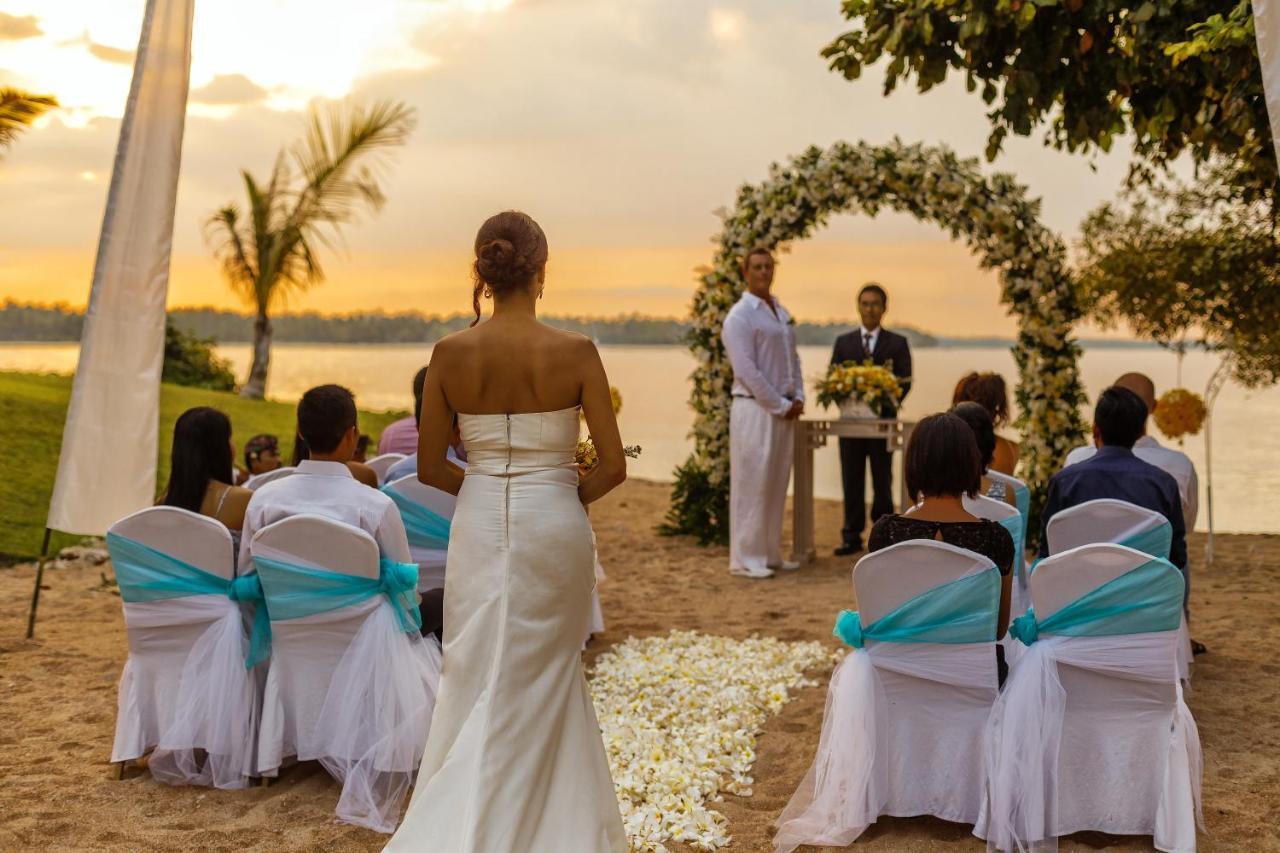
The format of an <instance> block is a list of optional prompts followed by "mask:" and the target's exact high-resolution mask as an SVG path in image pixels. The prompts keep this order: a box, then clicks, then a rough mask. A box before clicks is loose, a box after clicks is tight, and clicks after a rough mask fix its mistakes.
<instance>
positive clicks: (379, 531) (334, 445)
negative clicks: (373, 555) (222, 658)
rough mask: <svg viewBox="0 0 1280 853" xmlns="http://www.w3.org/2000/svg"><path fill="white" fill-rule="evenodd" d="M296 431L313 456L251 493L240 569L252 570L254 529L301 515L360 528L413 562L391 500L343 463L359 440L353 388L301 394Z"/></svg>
mask: <svg viewBox="0 0 1280 853" xmlns="http://www.w3.org/2000/svg"><path fill="white" fill-rule="evenodd" d="M298 434H299V435H301V436H302V438H303V440H304V441H306V443H307V447H308V448H310V452H311V456H310V458H308V459H304V460H303V461H301V462H300V463H298V467H297V470H296V471H295V472H294V474H293V475H292V476H289V477H284V478H282V479H279V480H275V481H273V482H270V483H267V484H266V485H264V486H262V487H261V488H259V489H258V490H257V491H256V492H254V493H253V497H252V498H251V499H250V500H249V506H248V507H247V508H246V509H245V515H244V528H243V533H242V539H241V542H240V559H239V562H238V573H239V574H241V575H243V574H247V573H248V572H250V571H252V570H253V560H252V559H251V558H250V556H249V545H250V543H251V542H252V541H253V534H254V533H255V532H257V531H258V530H261V529H262V528H263V527H266V526H267V525H268V524H273V523H275V522H277V521H280V520H281V519H284V518H288V517H290V516H293V515H301V514H304V513H306V514H310V515H322V516H324V517H326V518H332V519H334V520H335V521H341V522H344V523H346V524H350V525H352V526H353V527H359V528H360V529H361V530H364V531H366V532H367V533H368V534H369V535H371V536H372V537H373V538H374V539H375V540H376V541H377V543H378V550H379V551H380V552H381V553H382V556H383V557H385V558H387V559H390V560H394V561H396V562H398V563H411V562H413V559H412V558H411V556H410V554H409V540H408V538H407V537H406V536H405V532H404V522H403V521H401V520H400V511H399V510H398V509H396V505H395V503H393V502H392V500H391V498H389V497H387V496H386V495H384V494H383V493H382V492H380V491H378V490H377V489H371V488H369V487H368V486H365V485H363V484H361V483H360V482H359V481H357V480H356V479H355V477H353V476H352V475H351V469H349V468H348V467H347V462H349V461H350V460H351V457H352V455H353V454H354V453H355V449H356V442H357V441H358V440H359V438H360V430H359V428H358V427H357V425H356V401H355V398H354V397H353V396H352V395H351V392H350V391H348V390H347V389H346V388H343V387H341V386H339V385H321V386H320V387H318V388H312V389H311V390H310V391H308V392H307V393H306V394H303V395H302V399H301V400H299V401H298Z"/></svg>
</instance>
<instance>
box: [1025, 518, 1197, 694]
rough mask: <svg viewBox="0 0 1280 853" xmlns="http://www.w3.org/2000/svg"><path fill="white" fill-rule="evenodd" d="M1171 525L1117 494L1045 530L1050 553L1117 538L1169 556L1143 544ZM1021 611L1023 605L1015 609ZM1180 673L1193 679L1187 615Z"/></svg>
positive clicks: (1181, 634) (1180, 640)
mask: <svg viewBox="0 0 1280 853" xmlns="http://www.w3.org/2000/svg"><path fill="white" fill-rule="evenodd" d="M1168 526H1169V520H1168V519H1167V518H1165V517H1164V516H1163V515H1161V514H1160V513H1158V512H1156V511H1155V510H1150V509H1147V508H1146V507H1141V506H1138V505H1137V504H1131V503H1129V502H1128V501H1121V500H1115V499H1113V498H1099V499H1097V500H1092V501H1085V502H1084V503H1082V504H1076V505H1075V506H1073V507H1068V508H1067V509H1064V510H1062V511H1061V512H1059V513H1057V514H1056V515H1054V517H1053V518H1051V519H1049V524H1048V526H1047V527H1046V530H1045V538H1046V539H1047V540H1048V544H1049V554H1050V555H1053V554H1060V553H1062V552H1063V551H1069V550H1071V549H1072V548H1078V547H1080V546H1081V545H1089V544H1092V543H1095V542H1115V543H1119V544H1124V545H1129V546H1130V547H1133V548H1137V549H1138V550H1139V551H1143V552H1144V553H1148V554H1151V555H1152V556H1153V557H1164V558H1165V559H1168V558H1169V554H1168V553H1167V552H1166V553H1163V554H1158V553H1154V550H1156V549H1151V548H1147V547H1142V544H1141V543H1143V542H1144V540H1148V539H1152V538H1155V539H1158V538H1159V537H1153V534H1156V533H1158V532H1160V531H1161V528H1166V527H1168ZM1014 612H1016V613H1021V612H1022V609H1019V610H1016V611H1014ZM1177 654H1178V677H1179V678H1180V679H1182V680H1183V681H1184V682H1187V683H1190V681H1191V664H1193V663H1194V662H1195V661H1194V658H1193V656H1192V654H1191V633H1190V631H1189V630H1188V629H1187V620H1186V616H1185V615H1184V616H1183V619H1182V625H1181V626H1179V628H1178V642H1177Z"/></svg>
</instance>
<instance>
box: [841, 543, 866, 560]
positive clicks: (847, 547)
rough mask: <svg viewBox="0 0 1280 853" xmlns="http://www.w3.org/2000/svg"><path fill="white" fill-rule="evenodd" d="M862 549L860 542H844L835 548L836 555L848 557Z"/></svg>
mask: <svg viewBox="0 0 1280 853" xmlns="http://www.w3.org/2000/svg"><path fill="white" fill-rule="evenodd" d="M861 551H862V543H861V542H846V543H844V544H843V545H841V546H840V547H839V548H837V549H836V551H835V554H836V556H837V557H848V556H849V555H850V554H857V553H859V552H861Z"/></svg>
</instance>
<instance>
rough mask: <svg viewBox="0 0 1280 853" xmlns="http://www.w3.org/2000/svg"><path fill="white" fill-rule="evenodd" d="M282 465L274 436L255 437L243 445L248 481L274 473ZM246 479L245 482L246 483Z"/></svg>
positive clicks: (278, 447) (278, 445) (278, 446)
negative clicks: (260, 475) (261, 475)
mask: <svg viewBox="0 0 1280 853" xmlns="http://www.w3.org/2000/svg"><path fill="white" fill-rule="evenodd" d="M282 464H283V460H281V459H280V440H279V439H278V438H276V437H275V436H274V435H268V434H267V433H262V434H261V435H255V436H254V437H253V438H251V439H249V440H248V441H246V442H245V444H244V468H245V471H247V472H248V474H249V477H248V479H253V478H254V477H256V476H258V475H259V474H265V473H267V472H268V471H274V470H276V469H277V468H279V467H280V466H281V465H282ZM248 479H247V480H246V482H248Z"/></svg>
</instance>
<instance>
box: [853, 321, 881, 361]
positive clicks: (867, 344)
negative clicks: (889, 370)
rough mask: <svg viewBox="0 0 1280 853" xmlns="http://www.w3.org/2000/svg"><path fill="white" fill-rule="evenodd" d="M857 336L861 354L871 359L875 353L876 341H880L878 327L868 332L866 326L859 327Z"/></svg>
mask: <svg viewBox="0 0 1280 853" xmlns="http://www.w3.org/2000/svg"><path fill="white" fill-rule="evenodd" d="M858 335H859V337H860V338H861V339H862V349H863V352H865V353H866V356H867V358H871V356H872V355H873V354H874V353H875V351H876V341H878V340H880V327H879V326H876V327H875V328H874V329H870V330H868V329H867V327H866V326H862V325H859V326H858ZM868 336H870V338H871V340H870V341H868V340H867V337H868Z"/></svg>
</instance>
